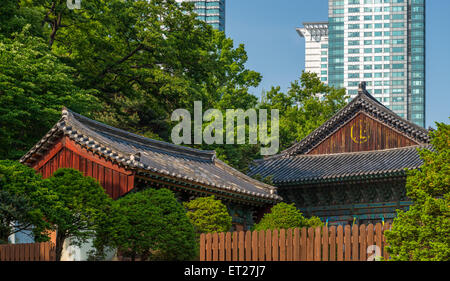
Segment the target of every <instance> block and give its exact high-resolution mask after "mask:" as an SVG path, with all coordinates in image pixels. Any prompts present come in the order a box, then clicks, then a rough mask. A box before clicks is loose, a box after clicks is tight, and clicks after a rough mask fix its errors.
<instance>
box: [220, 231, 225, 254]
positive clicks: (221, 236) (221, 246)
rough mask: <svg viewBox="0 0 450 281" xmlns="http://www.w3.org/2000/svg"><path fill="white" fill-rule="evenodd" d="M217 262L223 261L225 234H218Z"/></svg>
mask: <svg viewBox="0 0 450 281" xmlns="http://www.w3.org/2000/svg"><path fill="white" fill-rule="evenodd" d="M219 261H225V233H223V232H222V233H220V234H219Z"/></svg>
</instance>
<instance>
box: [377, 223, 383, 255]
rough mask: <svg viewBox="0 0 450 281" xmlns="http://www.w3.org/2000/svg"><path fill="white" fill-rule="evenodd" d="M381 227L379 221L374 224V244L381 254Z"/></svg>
mask: <svg viewBox="0 0 450 281" xmlns="http://www.w3.org/2000/svg"><path fill="white" fill-rule="evenodd" d="M381 232H382V227H381V223H377V225H376V226H375V244H376V245H377V248H378V249H379V250H380V251H381V252H380V253H379V254H380V255H383V244H382V242H383V241H382V233H381Z"/></svg>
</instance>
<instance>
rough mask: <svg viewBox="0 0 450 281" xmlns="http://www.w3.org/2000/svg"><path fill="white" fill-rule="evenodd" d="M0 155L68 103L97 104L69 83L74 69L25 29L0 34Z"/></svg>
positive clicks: (35, 134) (14, 155)
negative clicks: (8, 36)
mask: <svg viewBox="0 0 450 281" xmlns="http://www.w3.org/2000/svg"><path fill="white" fill-rule="evenodd" d="M0 54H1V55H0V69H1V71H0V159H18V158H20V157H21V156H22V155H24V154H25V152H26V151H27V150H28V149H30V147H32V146H33V145H34V144H35V143H36V142H37V141H38V140H39V139H40V138H41V137H42V136H43V135H45V134H46V133H47V132H48V130H49V129H50V128H51V127H52V126H53V125H54V124H55V123H56V122H57V121H58V120H59V118H60V117H61V109H62V107H63V106H67V107H70V108H72V109H73V110H76V111H78V112H80V113H83V114H87V115H90V114H89V112H90V111H92V110H93V109H95V105H96V104H98V102H96V100H95V98H94V97H93V96H92V95H91V91H85V90H82V89H80V88H79V87H77V86H75V85H74V77H73V71H74V69H73V68H71V67H68V66H67V65H65V64H64V63H62V62H61V61H60V60H59V59H58V58H57V57H55V56H54V55H53V54H51V53H50V50H49V49H48V47H47V45H46V44H45V43H44V41H43V39H41V38H38V37H33V36H31V35H30V34H29V32H28V30H27V29H25V30H24V31H23V32H22V33H20V34H16V35H15V37H14V39H5V38H3V39H1V37H0Z"/></svg>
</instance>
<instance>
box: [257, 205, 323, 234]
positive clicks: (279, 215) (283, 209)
mask: <svg viewBox="0 0 450 281" xmlns="http://www.w3.org/2000/svg"><path fill="white" fill-rule="evenodd" d="M322 225H323V223H322V222H321V221H320V219H319V218H317V217H312V218H309V219H307V218H305V217H304V216H303V214H302V213H301V212H300V211H299V210H298V209H297V208H296V207H295V205H294V204H286V203H283V202H282V203H278V204H277V205H275V206H273V207H272V209H271V212H270V213H267V214H265V215H264V217H263V218H262V219H261V221H260V222H259V223H258V224H256V225H255V226H254V227H253V230H268V229H270V230H273V229H291V228H303V227H317V226H322Z"/></svg>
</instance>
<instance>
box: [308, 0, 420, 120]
mask: <svg viewBox="0 0 450 281" xmlns="http://www.w3.org/2000/svg"><path fill="white" fill-rule="evenodd" d="M425 2H426V1H425V0H329V15H328V16H329V17H328V84H329V85H331V86H335V87H339V88H342V87H345V88H346V89H347V91H348V94H349V95H350V96H351V97H354V96H355V95H356V94H357V93H358V85H359V83H360V82H361V81H366V82H367V90H368V91H369V92H370V93H372V95H373V96H374V97H375V98H377V99H378V100H379V101H380V102H382V103H383V104H385V105H386V106H388V107H389V108H391V109H392V110H393V111H394V112H396V113H397V114H398V115H400V116H401V117H403V118H405V119H408V120H410V121H412V122H414V123H416V124H417V125H420V126H422V127H425ZM306 52H308V50H307V51H306ZM307 60H308V59H307Z"/></svg>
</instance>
